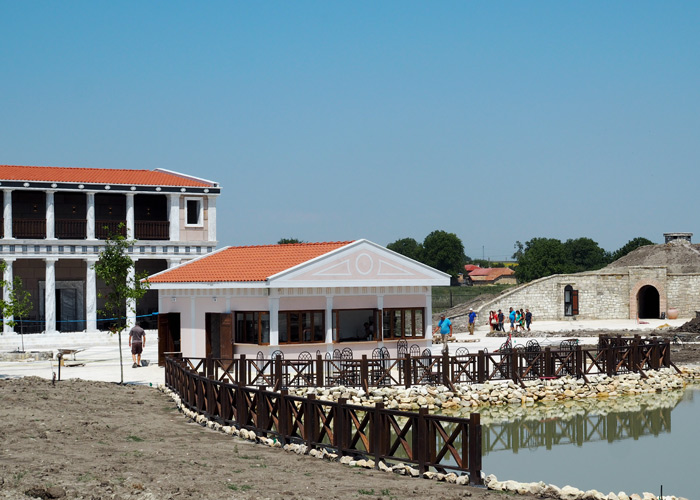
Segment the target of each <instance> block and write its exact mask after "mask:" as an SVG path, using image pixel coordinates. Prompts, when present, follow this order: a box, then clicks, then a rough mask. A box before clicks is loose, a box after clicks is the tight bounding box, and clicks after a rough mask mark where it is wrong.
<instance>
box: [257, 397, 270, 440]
mask: <svg viewBox="0 0 700 500" xmlns="http://www.w3.org/2000/svg"><path fill="white" fill-rule="evenodd" d="M266 389H267V388H266V387H265V386H264V385H263V386H262V387H260V388H259V389H258V390H257V393H258V404H257V408H256V409H255V410H256V411H255V413H256V414H257V416H258V421H257V422H256V425H255V426H256V427H257V428H258V429H259V430H260V432H261V433H262V434H263V435H264V436H267V432H265V431H267V426H268V420H269V413H268V406H267V404H266V401H265V397H266V396H265V394H264V393H265V390H266Z"/></svg>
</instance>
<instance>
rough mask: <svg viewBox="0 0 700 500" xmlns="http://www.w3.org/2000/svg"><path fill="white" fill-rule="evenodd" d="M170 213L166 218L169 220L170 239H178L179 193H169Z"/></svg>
mask: <svg viewBox="0 0 700 500" xmlns="http://www.w3.org/2000/svg"><path fill="white" fill-rule="evenodd" d="M168 200H170V213H169V214H168V220H169V221H170V241H180V195H179V194H169V195H168Z"/></svg>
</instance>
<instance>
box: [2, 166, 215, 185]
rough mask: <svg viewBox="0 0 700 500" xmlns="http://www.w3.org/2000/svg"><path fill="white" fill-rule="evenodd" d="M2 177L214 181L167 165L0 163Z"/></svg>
mask: <svg viewBox="0 0 700 500" xmlns="http://www.w3.org/2000/svg"><path fill="white" fill-rule="evenodd" d="M0 178H1V179H3V180H7V181H22V182H56V183H84V184H108V185H109V184H114V185H135V186H178V187H180V186H182V187H204V188H208V187H212V186H217V187H218V184H217V183H215V182H211V181H207V180H205V179H199V178H197V177H193V176H189V175H185V174H180V173H178V172H171V171H169V170H165V169H156V170H130V169H109V168H73V167H28V166H18V165H0Z"/></svg>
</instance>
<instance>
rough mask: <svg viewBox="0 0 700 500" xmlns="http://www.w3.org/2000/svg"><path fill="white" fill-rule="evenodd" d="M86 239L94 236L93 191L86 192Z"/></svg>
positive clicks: (91, 238)
mask: <svg viewBox="0 0 700 500" xmlns="http://www.w3.org/2000/svg"><path fill="white" fill-rule="evenodd" d="M87 239H88V240H94V239H96V238H95V193H87Z"/></svg>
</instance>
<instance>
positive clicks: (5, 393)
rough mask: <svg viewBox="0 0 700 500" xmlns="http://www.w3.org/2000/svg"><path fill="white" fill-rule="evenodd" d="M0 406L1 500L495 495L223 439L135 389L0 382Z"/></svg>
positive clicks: (153, 394) (157, 396)
mask: <svg viewBox="0 0 700 500" xmlns="http://www.w3.org/2000/svg"><path fill="white" fill-rule="evenodd" d="M0 401H1V402H2V405H1V406H2V408H1V409H0V422H2V423H1V424H0V498H3V499H4V498H12V499H15V498H17V499H19V498H21V499H26V498H32V497H39V498H61V497H64V498H71V499H72V498H86V499H103V498H104V499H107V498H109V499H112V498H114V499H125V498H139V499H150V498H153V499H181V498H182V499H185V498H197V499H210V498H211V499H214V498H216V499H220V498H237V499H239V498H240V499H252V498H255V499H261V498H272V499H305V498H318V499H341V498H342V499H368V500H369V499H372V500H374V499H386V500H389V499H392V498H396V499H405V498H421V499H424V498H441V499H458V498H474V499H479V500H481V499H492V500H495V499H499V498H503V497H504V495H503V494H500V493H496V492H489V491H487V490H485V489H480V488H471V487H466V486H458V485H450V484H446V483H438V482H436V481H430V480H427V479H412V478H408V477H405V476H398V475H395V474H389V473H383V472H380V471H374V470H366V469H359V468H351V467H348V466H344V465H340V464H339V463H330V462H327V461H321V460H318V459H316V458H312V457H309V456H299V455H295V454H292V453H289V452H286V451H283V450H280V449H275V448H269V447H266V446H263V445H258V444H253V443H250V442H248V441H244V440H241V439H239V438H235V437H230V436H227V435H224V434H222V433H220V432H216V431H213V430H209V429H206V428H204V427H202V426H200V425H198V424H195V423H192V422H190V421H189V420H188V419H187V418H186V417H185V416H184V415H183V414H181V413H180V412H178V411H177V409H176V407H175V404H174V402H173V401H172V399H170V398H169V397H168V396H166V395H165V394H163V393H161V392H159V391H158V390H156V389H155V388H150V387H145V386H136V385H126V386H120V385H116V384H112V383H106V382H86V381H80V380H72V381H71V380H69V381H62V382H57V383H56V385H55V386H53V385H52V383H51V381H49V380H45V379H40V378H36V377H26V378H21V379H2V380H0ZM519 498H522V499H532V498H534V497H528V496H520V497H519Z"/></svg>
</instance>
